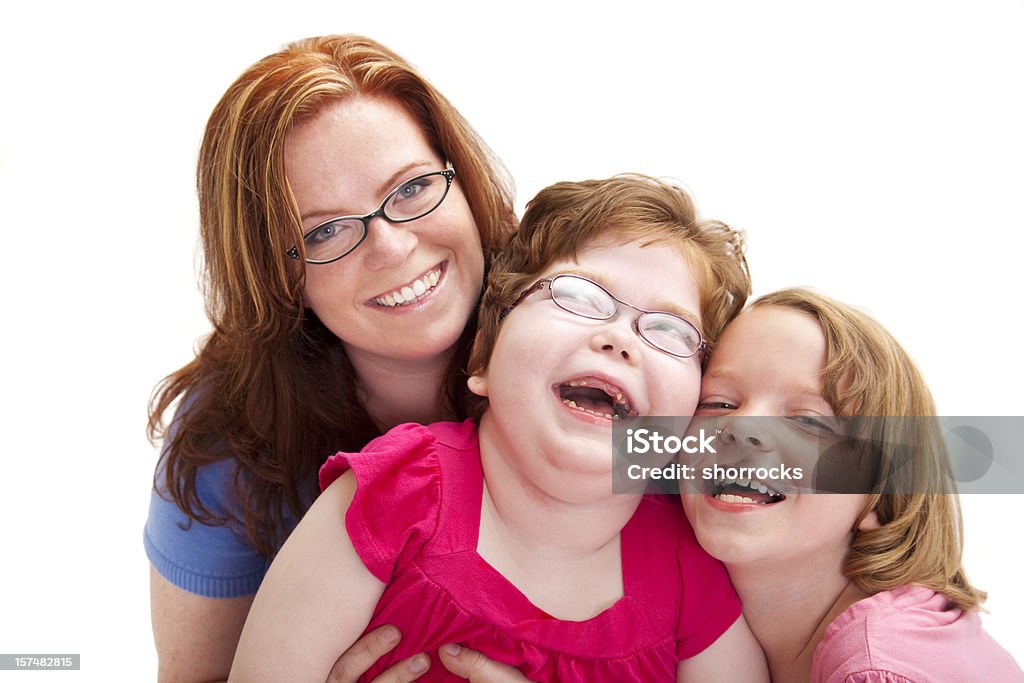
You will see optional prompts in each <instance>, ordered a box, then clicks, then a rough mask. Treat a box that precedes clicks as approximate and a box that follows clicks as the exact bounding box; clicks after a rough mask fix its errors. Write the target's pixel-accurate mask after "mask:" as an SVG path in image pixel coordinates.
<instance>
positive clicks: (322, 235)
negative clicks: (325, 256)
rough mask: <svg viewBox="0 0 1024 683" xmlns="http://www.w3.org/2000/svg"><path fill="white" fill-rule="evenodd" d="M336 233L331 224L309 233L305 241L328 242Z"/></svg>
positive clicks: (335, 228) (334, 227) (335, 227)
mask: <svg viewBox="0 0 1024 683" xmlns="http://www.w3.org/2000/svg"><path fill="white" fill-rule="evenodd" d="M337 231H338V228H337V226H335V225H333V224H331V225H323V226H321V227H319V228H317V229H316V230H314V231H313V232H311V233H309V234H308V235H306V241H307V242H326V241H327V240H329V239H331V238H332V237H334V235H335V234H337Z"/></svg>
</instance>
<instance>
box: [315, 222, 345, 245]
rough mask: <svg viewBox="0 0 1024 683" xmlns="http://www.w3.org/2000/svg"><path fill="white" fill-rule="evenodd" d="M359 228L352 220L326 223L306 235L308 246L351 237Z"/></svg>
mask: <svg viewBox="0 0 1024 683" xmlns="http://www.w3.org/2000/svg"><path fill="white" fill-rule="evenodd" d="M356 231H357V228H356V227H355V226H354V225H353V224H352V223H351V222H350V221H334V222H331V223H325V224H323V225H321V226H320V227H318V228H316V229H315V230H313V231H312V232H311V233H309V234H308V235H306V237H305V241H306V245H307V246H315V245H319V244H323V243H325V242H331V241H337V240H341V241H344V240H345V239H350V238H351V237H352V235H353V234H354V233H355V232H356Z"/></svg>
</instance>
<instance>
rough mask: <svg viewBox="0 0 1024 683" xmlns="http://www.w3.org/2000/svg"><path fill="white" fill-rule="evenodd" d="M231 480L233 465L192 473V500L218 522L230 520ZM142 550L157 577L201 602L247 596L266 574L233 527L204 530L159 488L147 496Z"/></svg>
mask: <svg viewBox="0 0 1024 683" xmlns="http://www.w3.org/2000/svg"><path fill="white" fill-rule="evenodd" d="M158 471H159V470H158ZM233 479H234V462H233V461H232V460H221V461H218V462H214V463H210V464H208V465H203V466H201V467H199V468H197V470H196V495H197V497H198V499H199V501H200V502H201V503H202V504H203V505H204V506H205V507H206V508H207V509H208V510H209V511H210V512H211V513H212V514H213V515H215V516H217V517H231V516H232V515H233V511H234V508H235V504H234V501H235V498H234V494H233V488H232V486H233V483H232V482H233ZM143 544H144V547H145V550H146V555H147V556H148V558H149V561H150V563H151V564H152V565H153V567H154V569H156V571H157V572H158V573H159V574H160V575H161V576H162V577H164V578H165V579H167V580H168V581H169V582H170V583H172V584H174V585H175V586H177V587H179V588H183V589H184V590H187V591H189V592H191V593H196V594H198V595H202V596H205V597H214V598H232V597H238V596H242V595H250V594H252V593H255V592H256V589H257V588H258V587H259V585H260V582H261V581H262V580H263V575H264V574H265V573H266V568H267V560H266V558H265V557H263V556H262V555H260V554H259V553H258V552H257V551H256V549H255V548H253V547H252V546H251V545H250V544H249V543H248V542H246V540H245V538H244V534H242V533H241V532H240V530H239V529H238V528H236V525H235V524H232V523H231V522H226V523H223V524H206V523H203V522H198V521H195V520H193V519H191V518H190V517H189V515H188V514H186V513H185V511H184V510H182V509H181V507H179V506H178V505H177V503H175V502H174V500H173V499H172V498H171V497H170V496H169V495H168V494H167V493H166V491H164V490H162V487H160V486H159V482H158V486H157V488H155V489H154V490H153V492H152V493H151V495H150V504H149V515H148V517H147V519H146V525H145V529H144V532H143Z"/></svg>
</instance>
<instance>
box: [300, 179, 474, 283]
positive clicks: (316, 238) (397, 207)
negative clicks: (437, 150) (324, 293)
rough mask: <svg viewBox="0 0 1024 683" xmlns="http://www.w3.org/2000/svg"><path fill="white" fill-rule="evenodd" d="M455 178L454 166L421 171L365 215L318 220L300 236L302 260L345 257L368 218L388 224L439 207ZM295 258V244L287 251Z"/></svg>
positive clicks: (359, 238) (317, 261)
mask: <svg viewBox="0 0 1024 683" xmlns="http://www.w3.org/2000/svg"><path fill="white" fill-rule="evenodd" d="M453 180H455V169H453V168H451V167H448V168H446V169H445V170H443V171H434V172H433V173H424V174H423V175H419V176H416V177H415V178H413V179H412V180H407V181H405V182H404V183H402V184H401V185H399V186H398V187H396V188H395V189H394V190H392V191H391V192H389V193H388V195H387V196H386V197H384V201H382V202H381V203H380V206H378V207H377V208H376V210H374V211H371V212H370V213H368V214H366V215H365V216H338V217H337V218H331V219H328V220H326V221H324V222H323V223H320V224H319V225H317V226H316V227H315V228H313V229H312V230H310V231H309V232H307V233H306V234H305V235H303V236H302V241H303V243H304V244H305V246H306V263H315V264H323V263H331V262H332V261H337V260H338V259H340V258H344V257H345V256H348V255H349V254H351V253H352V252H353V251H355V249H356V247H358V246H359V245H360V244H362V243H363V240H365V239H366V235H367V234H368V233H369V231H370V221H372V220H373V219H374V218H377V217H378V216H380V217H381V218H384V219H385V220H387V221H388V222H390V223H408V222H409V221H414V220H416V219H417V218H423V217H424V216H426V215H427V214H428V213H430V212H431V211H433V210H434V209H436V208H437V207H439V206H441V202H443V201H444V198H445V197H447V196H448V190H449V189H450V188H451V186H452V181H453ZM287 254H288V256H290V257H291V258H293V259H295V260H299V258H300V256H299V249H298V247H292V248H291V249H289V250H288V251H287Z"/></svg>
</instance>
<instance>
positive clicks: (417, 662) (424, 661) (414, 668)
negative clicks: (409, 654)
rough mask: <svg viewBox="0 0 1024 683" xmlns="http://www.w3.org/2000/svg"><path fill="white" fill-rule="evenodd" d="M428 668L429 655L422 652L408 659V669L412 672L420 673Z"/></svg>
mask: <svg viewBox="0 0 1024 683" xmlns="http://www.w3.org/2000/svg"><path fill="white" fill-rule="evenodd" d="M428 668H430V657H427V656H426V655H424V654H418V655H416V656H415V657H413V658H412V659H410V660H409V671H411V672H413V673H414V674H421V673H423V672H424V671H426V670H427V669H428Z"/></svg>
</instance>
